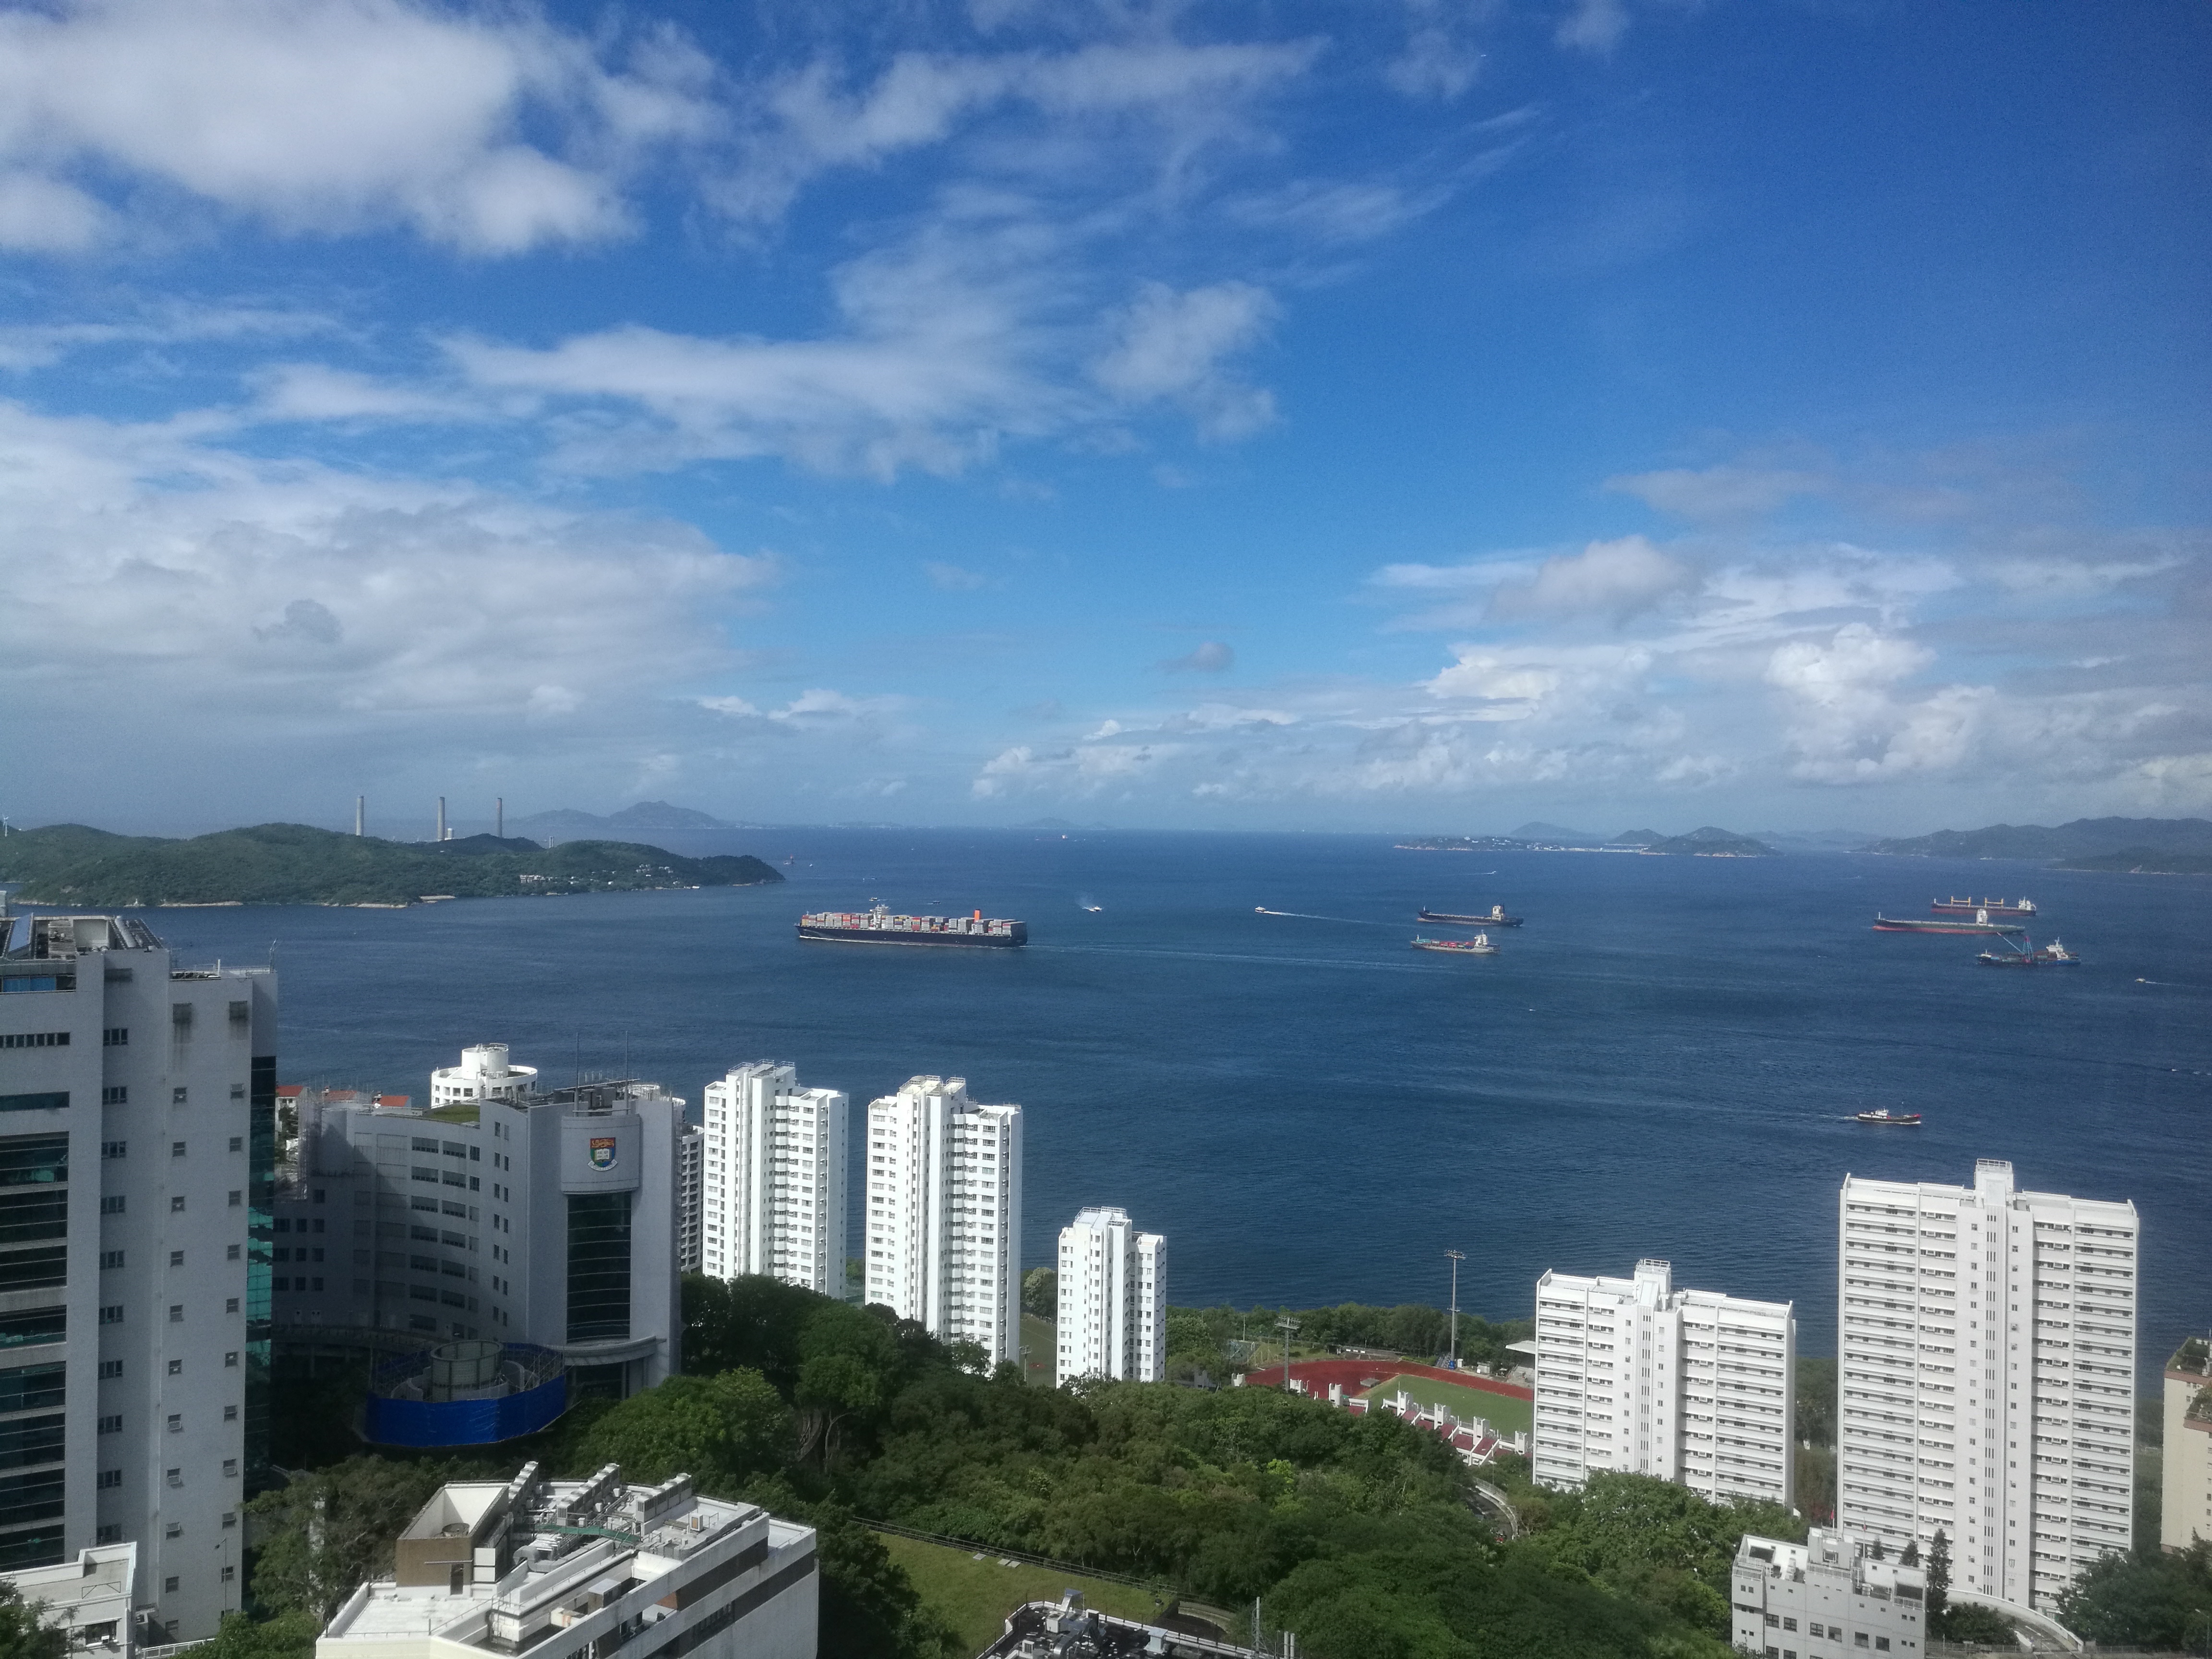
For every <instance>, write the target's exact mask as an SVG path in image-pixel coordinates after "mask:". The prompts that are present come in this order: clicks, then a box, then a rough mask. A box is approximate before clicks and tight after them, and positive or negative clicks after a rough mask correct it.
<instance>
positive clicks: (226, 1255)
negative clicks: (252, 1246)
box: [222, 1244, 238, 1261]
mask: <svg viewBox="0 0 2212 1659" xmlns="http://www.w3.org/2000/svg"><path fill="white" fill-rule="evenodd" d="M222 1255H223V1260H224V1261H237V1260H238V1246H237V1245H235V1244H233V1245H232V1246H230V1248H229V1249H226V1250H225V1251H224V1252H223V1253H222Z"/></svg>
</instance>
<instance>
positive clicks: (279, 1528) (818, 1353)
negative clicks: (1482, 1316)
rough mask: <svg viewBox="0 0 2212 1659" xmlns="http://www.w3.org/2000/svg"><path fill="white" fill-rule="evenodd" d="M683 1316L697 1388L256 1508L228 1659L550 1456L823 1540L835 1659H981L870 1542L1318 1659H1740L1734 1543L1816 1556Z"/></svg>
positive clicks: (1234, 1405) (885, 1316)
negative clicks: (1195, 1622)
mask: <svg viewBox="0 0 2212 1659" xmlns="http://www.w3.org/2000/svg"><path fill="white" fill-rule="evenodd" d="M1260 1311H1261V1314H1265V1313H1266V1312H1267V1310H1260ZM1303 1317H1310V1318H1311V1319H1312V1320H1313V1322H1314V1325H1315V1328H1317V1329H1319V1330H1320V1331H1322V1333H1323V1334H1325V1335H1326V1336H1328V1337H1329V1338H1332V1339H1334V1340H1342V1341H1348V1342H1360V1343H1361V1345H1362V1346H1394V1347H1395V1346H1401V1343H1400V1342H1394V1341H1391V1340H1390V1339H1392V1338H1397V1339H1401V1340H1402V1339H1407V1338H1411V1339H1412V1340H1409V1341H1403V1344H1402V1346H1404V1347H1410V1348H1412V1349H1413V1351H1414V1352H1421V1351H1423V1350H1424V1349H1430V1348H1431V1346H1432V1345H1433V1344H1435V1342H1436V1339H1437V1335H1438V1333H1439V1330H1440V1327H1439V1325H1438V1320H1439V1319H1440V1318H1441V1316H1439V1315H1437V1310H1433V1309H1421V1308H1412V1309H1370V1308H1360V1307H1357V1306H1350V1307H1346V1308H1341V1309H1322V1310H1309V1311H1308V1313H1307V1314H1306V1315H1304V1316H1303ZM1246 1321H1255V1322H1256V1319H1255V1316H1253V1315H1238V1314H1235V1313H1233V1312H1232V1311H1231V1310H1204V1311H1196V1310H1177V1313H1176V1322H1177V1324H1178V1326H1179V1328H1181V1329H1182V1331H1183V1333H1184V1334H1185V1335H1186V1336H1194V1337H1195V1338H1196V1340H1199V1341H1200V1342H1205V1343H1214V1344H1217V1345H1218V1342H1219V1341H1221V1340H1225V1337H1220V1336H1217V1335H1216V1334H1215V1333H1216V1331H1217V1330H1218V1329H1221V1328H1223V1327H1224V1326H1226V1327H1227V1328H1228V1329H1229V1330H1230V1331H1232V1332H1233V1330H1234V1329H1236V1328H1237V1326H1239V1325H1241V1324H1242V1323H1243V1322H1246ZM1269 1322H1272V1321H1271V1317H1270V1320H1269ZM1522 1329H1525V1326H1523V1327H1518V1328H1516V1327H1513V1326H1495V1325H1491V1324H1489V1323H1487V1322H1483V1321H1480V1320H1478V1319H1474V1318H1472V1317H1470V1316H1462V1335H1461V1341H1462V1349H1463V1350H1464V1351H1468V1352H1477V1351H1483V1350H1494V1351H1495V1352H1498V1354H1499V1355H1500V1356H1501V1357H1502V1356H1503V1345H1504V1342H1506V1341H1510V1340H1515V1339H1516V1338H1517V1336H1518V1335H1519V1334H1520V1332H1521V1330H1522ZM1362 1339H1364V1341H1362ZM1478 1345H1480V1346H1478ZM684 1355H685V1359H686V1370H687V1375H684V1376H679V1377H677V1378H674V1379H671V1381H670V1382H668V1383H665V1384H663V1385H662V1386H661V1387H660V1388H659V1389H654V1390H652V1391H650V1392H648V1393H647V1394H643V1395H637V1396H635V1397H634V1398H632V1399H629V1400H627V1401H622V1402H620V1403H619V1404H611V1403H608V1402H604V1401H595V1402H585V1403H582V1404H580V1405H579V1406H578V1407H576V1408H575V1409H574V1410H573V1411H571V1412H570V1413H569V1414H568V1417H567V1418H566V1419H564V1420H563V1421H562V1424H561V1425H559V1426H558V1428H557V1429H556V1430H555V1431H552V1432H550V1433H549V1434H547V1435H545V1436H542V1437H538V1439H536V1440H535V1441H533V1442H532V1443H528V1444H527V1445H522V1446H515V1447H506V1448H501V1449H498V1452H497V1455H480V1456H479V1457H478V1458H477V1459H476V1460H474V1461H473V1462H470V1463H468V1464H462V1463H459V1462H435V1461H430V1460H427V1459H413V1460H410V1459H408V1458H406V1457H404V1456H395V1457H390V1458H385V1457H364V1456H354V1457H350V1458H348V1459H346V1460H344V1461H343V1462H337V1463H335V1464H332V1465H331V1466H330V1467H327V1468H322V1469H319V1470H316V1471H313V1472H312V1473H308V1474H302V1475H301V1476H299V1477H298V1478H297V1479H295V1481H294V1483H293V1484H292V1485H291V1486H288V1487H286V1488H285V1489H283V1491H281V1492H272V1493H269V1494H265V1495H264V1497H262V1498H257V1499H256V1500H255V1501H254V1508H255V1510H256V1512H257V1514H258V1516H262V1517H264V1518H265V1520H266V1521H267V1522H271V1523H273V1524H271V1525H270V1526H269V1527H268V1528H267V1535H268V1536H269V1539H270V1542H269V1543H268V1544H267V1545H266V1546H265V1547H264V1549H263V1551H262V1553H261V1559H260V1560H259V1561H258V1565H257V1570H256V1572H255V1576H254V1583H253V1589H254V1595H255V1601H256V1604H257V1606H258V1607H260V1608H261V1609H263V1610H264V1612H266V1613H273V1614H276V1615H278V1620H276V1621H272V1622H271V1623H269V1624H266V1625H263V1626H250V1627H249V1626H240V1628H238V1629H237V1630H235V1631H230V1630H227V1631H226V1633H225V1638H224V1639H225V1640H226V1641H227V1642H228V1643H231V1644H233V1646H232V1647H230V1648H228V1649H226V1650H224V1651H223V1652H222V1654H220V1655H219V1656H218V1659H298V1649H297V1645H296V1643H297V1636H296V1632H295V1629H294V1626H292V1625H289V1624H284V1623H283V1622H282V1620H283V1619H285V1618H290V1619H292V1620H295V1622H298V1623H301V1624H303V1625H312V1624H313V1623H314V1622H315V1621H317V1620H319V1619H320V1618H321V1617H322V1616H324V1614H325V1613H326V1612H327V1610H328V1609H329V1608H330V1607H333V1606H335V1605H336V1603H337V1601H340V1600H342V1599H343V1596H344V1595H346V1594H347V1593H348V1592H349V1591H350V1589H352V1587H353V1585H354V1584H355V1583H357V1582H358V1581H359V1580H360V1578H361V1577H363V1576H365V1575H367V1574H368V1573H370V1572H373V1571H381V1570H383V1569H384V1568H385V1567H386V1565H388V1563H389V1560H390V1552H391V1547H392V1538H393V1537H394V1536H395V1535H396V1534H397V1533H398V1530H399V1529H400V1528H401V1527H402V1526H403V1525H404V1522H406V1520H407V1519H408V1518H409V1516H411V1515H412V1514H413V1513H414V1511H415V1510H416V1508H417V1507H418V1506H419V1505H420V1504H421V1503H422V1500H423V1498H426V1497H427V1496H428V1493H429V1492H430V1491H432V1490H433V1489H434V1488H435V1486H437V1485H438V1484H439V1483H440V1482H441V1481H442V1480H449V1479H455V1478H477V1479H483V1478H489V1477H500V1478H504V1477H505V1476H507V1475H508V1474H512V1473H513V1466H514V1465H516V1464H518V1463H520V1462H521V1461H522V1459H523V1458H524V1457H526V1456H532V1457H537V1458H538V1459H539V1460H541V1462H543V1463H544V1466H545V1467H546V1468H548V1469H549V1470H550V1471H552V1472H555V1473H559V1474H584V1473H587V1472H589V1471H590V1470H591V1469H592V1468H598V1467H599V1466H600V1465H601V1464H604V1463H606V1462H619V1463H621V1464H622V1465H623V1467H624V1468H625V1469H626V1470H627V1471H628V1472H629V1474H630V1475H631V1476H632V1477H633V1478H635V1479H638V1480H659V1479H663V1478H665V1477H666V1476H667V1475H669V1474H673V1473H676V1472H678V1470H681V1471H683V1472H685V1473H688V1474H690V1475H691V1476H692V1477H693V1479H694V1480H696V1482H697V1483H698V1484H699V1486H700V1487H701V1488H702V1490H704V1491H707V1492H714V1493H717V1494H720V1495H723V1496H728V1497H736V1498H746V1499H749V1500H750V1501H752V1502H755V1503H758V1504H764V1505H766V1506H767V1507H769V1509H771V1510H774V1511H775V1512H776V1513H777V1514H780V1515H784V1516H790V1517H792V1518H793V1519H797V1520H801V1521H804V1522H808V1523H809V1524H811V1525H813V1526H814V1527H816V1528H817V1529H818V1531H819V1534H820V1538H821V1544H820V1548H821V1562H822V1603H821V1606H822V1648H821V1651H822V1653H823V1656H824V1659H964V1653H963V1650H961V1647H960V1644H959V1643H958V1641H957V1638H956V1636H955V1634H954V1632H953V1631H952V1629H951V1626H949V1625H948V1624H947V1623H946V1622H945V1620H944V1619H943V1618H941V1617H940V1616H939V1614H938V1613H936V1612H934V1611H933V1609H932V1608H930V1607H927V1606H926V1605H924V1604H923V1602H922V1601H921V1598H920V1596H919V1595H918V1594H917V1593H916V1591H915V1586H914V1584H913V1583H912V1582H911V1581H910V1580H909V1579H908V1577H907V1575H906V1573H905V1571H903V1570H902V1568H901V1567H900V1566H899V1565H897V1564H896V1562H894V1561H893V1560H892V1559H891V1558H890V1554H889V1553H888V1552H887V1551H886V1550H885V1549H884V1546H883V1544H882V1541H881V1540H880V1538H879V1537H878V1534H875V1533H874V1532H872V1530H871V1529H870V1528H869V1527H868V1526H867V1525H866V1521H869V1520H874V1521H881V1522H895V1523H897V1524H900V1525H902V1526H906V1527H910V1528H915V1529H917V1530H919V1531H922V1532H926V1533H931V1534H944V1535H947V1536H951V1537H954V1538H958V1539H963V1540H968V1541H972V1542H973V1543H975V1545H977V1546H978V1547H983V1548H986V1549H995V1550H1000V1551H1008V1552H1012V1551H1019V1552H1022V1553H1027V1554H1033V1555H1038V1556H1043V1557H1047V1558H1049V1559H1054V1560H1056V1561H1061V1562H1066V1563H1067V1564H1069V1565H1071V1566H1073V1567H1080V1568H1087V1569H1090V1570H1091V1571H1098V1572H1103V1573H1106V1574H1109V1575H1111V1574H1122V1575H1128V1576H1131V1577H1136V1578H1139V1579H1142V1580H1146V1581H1148V1582H1150V1583H1156V1584H1158V1586H1160V1590H1159V1593H1160V1594H1161V1595H1168V1594H1170V1593H1174V1594H1177V1595H1183V1596H1187V1597H1188V1598H1190V1599H1192V1600H1194V1601H1204V1602H1211V1603H1214V1604H1218V1605H1223V1606H1229V1607H1249V1606H1250V1605H1251V1603H1252V1602H1253V1601H1254V1600H1255V1599H1257V1600H1258V1601H1260V1602H1261V1606H1262V1608H1263V1610H1264V1622H1265V1623H1266V1625H1267V1627H1268V1628H1269V1629H1270V1630H1271V1631H1274V1630H1283V1629H1290V1630H1295V1631H1296V1632H1297V1633H1298V1638H1299V1651H1300V1652H1301V1654H1304V1655H1306V1656H1308V1659H1378V1656H1380V1659H1391V1656H1399V1659H1430V1656H1436V1659H1509V1656H1510V1659H1524V1656H1525V1659H1550V1656H1557V1659H1585V1656H1587V1659H1659V1656H1666V1659H1721V1656H1722V1655H1723V1654H1724V1653H1725V1651H1726V1649H1725V1645H1724V1644H1725V1642H1726V1639H1727V1607H1726V1602H1725V1591H1726V1575H1727V1571H1728V1568H1729V1562H1730V1560H1731V1559H1733V1557H1734V1553H1735V1547H1736V1541H1737V1539H1738V1538H1739V1537H1740V1536H1741V1534H1742V1533H1743V1532H1744V1531H1745V1530H1746V1529H1747V1528H1752V1529H1756V1530H1759V1531H1761V1532H1765V1533H1770V1534H1776V1535H1778V1536H1784V1537H1801V1536H1802V1525H1800V1524H1799V1523H1796V1522H1793V1521H1792V1519H1791V1518H1790V1516H1787V1515H1784V1514H1782V1513H1780V1512H1778V1511H1771V1510H1762V1509H1755V1508H1746V1509H1723V1508H1716V1507H1715V1506H1713V1505H1711V1504H1707V1503H1705V1502H1704V1501H1703V1500H1702V1499H1700V1498H1697V1497H1695V1496H1693V1495H1692V1494H1691V1493H1689V1492H1686V1491H1684V1490H1682V1489H1681V1488H1679V1487H1676V1486H1670V1485H1668V1484H1665V1483H1663V1482H1660V1481H1656V1480H1646V1479H1644V1478H1642V1477H1639V1476H1630V1475H1613V1476H1607V1477H1603V1478H1601V1480H1596V1481H1594V1482H1593V1483H1592V1484H1591V1486H1590V1488H1589V1490H1588V1491H1587V1492H1581V1493H1576V1494H1560V1493H1550V1492H1538V1491H1536V1490H1534V1488H1532V1487H1530V1486H1528V1479H1527V1468H1526V1465H1525V1464H1523V1463H1517V1462H1512V1461H1510V1460H1509V1461H1508V1462H1506V1463H1505V1464H1504V1465H1503V1466H1493V1467H1492V1468H1490V1469H1488V1470H1486V1471H1485V1474H1486V1477H1487V1478H1490V1479H1492V1480H1495V1481H1497V1482H1498V1484H1500V1485H1502V1486H1505V1487H1506V1488H1507V1489H1508V1490H1509V1492H1511V1493H1512V1494H1513V1495H1514V1496H1515V1498H1516V1501H1517V1504H1518V1506H1519V1508H1520V1510H1521V1515H1522V1526H1523V1529H1524V1534H1525V1535H1524V1536H1522V1538H1520V1539H1518V1540H1516V1541H1500V1540H1499V1539H1498V1537H1497V1535H1496V1534H1495V1531H1494V1529H1493V1527H1492V1523H1491V1522H1489V1521H1488V1520H1487V1519H1486V1518H1485V1517H1484V1516H1482V1515H1480V1513H1479V1512H1478V1511H1477V1510H1475V1509H1474V1507H1473V1506H1472V1504H1471V1502H1470V1498H1471V1496H1472V1489H1471V1486H1470V1485H1469V1481H1468V1473H1467V1471H1466V1470H1465V1469H1464V1468H1462V1465H1461V1463H1460V1462H1459V1460H1458V1458H1457V1457H1456V1455H1455V1454H1454V1453H1453V1452H1452V1451H1451V1450H1450V1449H1449V1447H1448V1446H1446V1445H1445V1444H1444V1443H1443V1442H1442V1441H1440V1440H1438V1439H1437V1437H1434V1436H1433V1435H1431V1434H1429V1433H1426V1432H1425V1431H1421V1430H1419V1429H1415V1428H1413V1427H1412V1426H1411V1425H1407V1424H1406V1423H1403V1422H1401V1421H1400V1420H1399V1419H1397V1418H1395V1417H1394V1416H1391V1415H1389V1414H1388V1413H1378V1414H1376V1415H1375V1416H1373V1417H1354V1416H1352V1415H1351V1414H1350V1413H1345V1412H1342V1411H1338V1410H1334V1409H1332V1408H1331V1407H1328V1406H1327V1405H1325V1404H1323V1403H1322V1402H1319V1401H1313V1400H1309V1399H1305V1398H1303V1397H1300V1396H1297V1395H1287V1394H1284V1393H1282V1392H1280V1391H1279V1390H1276V1389H1233V1388H1232V1389H1186V1388H1176V1387H1162V1386H1159V1385H1150V1384H1138V1383H1086V1384H1083V1385H1079V1386H1078V1387H1075V1388H1070V1389H1048V1388H1036V1387H1030V1386H1028V1385H1026V1384H1024V1383H1023V1382H1022V1380H1021V1378H1020V1376H1019V1373H1018V1370H1016V1368H1014V1367H1013V1366H1011V1365H1002V1366H1000V1367H999V1368H998V1369H997V1370H995V1371H987V1370H986V1368H985V1367H984V1366H983V1365H982V1364H981V1355H980V1353H979V1352H977V1351H975V1349H973V1348H972V1347H963V1346H956V1345H948V1344H944V1343H940V1342H938V1341H936V1340H933V1339H932V1338H930V1337H929V1336H928V1335H927V1334H926V1333H925V1332H923V1331H922V1330H921V1328H919V1327H917V1326H915V1325H914V1324H913V1323H911V1322H905V1321H901V1320H897V1319H896V1318H894V1317H892V1316H891V1315H890V1313H889V1311H888V1310H884V1309H881V1308H868V1309H860V1308H855V1307H853V1306H851V1305H849V1304H844V1303H839V1302H835V1301H831V1300H829V1299H828V1298H826V1297H818V1296H815V1295H812V1294H811V1293H810V1292H807V1291H801V1290H798V1289H796V1288H794V1287H793V1286H790V1285H783V1284H780V1283H778V1282H776V1281H775V1280H772V1279H738V1280H736V1281H733V1282H730V1283H724V1282H720V1281H717V1280H711V1279H703V1278H696V1277H694V1278H690V1279H686V1280H685V1281H684Z"/></svg>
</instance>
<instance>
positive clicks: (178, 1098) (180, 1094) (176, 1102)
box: [169, 1088, 186, 1106]
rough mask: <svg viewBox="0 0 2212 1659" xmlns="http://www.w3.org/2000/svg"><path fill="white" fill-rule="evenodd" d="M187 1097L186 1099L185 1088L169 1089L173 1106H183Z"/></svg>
mask: <svg viewBox="0 0 2212 1659" xmlns="http://www.w3.org/2000/svg"><path fill="white" fill-rule="evenodd" d="M185 1099H186V1093H185V1090H183V1089H182V1088H176V1089H172V1090H170V1091H169V1104H170V1105H172V1106H181V1105H183V1104H184V1103H185Z"/></svg>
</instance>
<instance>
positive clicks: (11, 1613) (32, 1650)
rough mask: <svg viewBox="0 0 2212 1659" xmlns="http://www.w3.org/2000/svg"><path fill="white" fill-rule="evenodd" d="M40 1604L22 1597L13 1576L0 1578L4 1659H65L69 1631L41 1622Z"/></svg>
mask: <svg viewBox="0 0 2212 1659" xmlns="http://www.w3.org/2000/svg"><path fill="white" fill-rule="evenodd" d="M39 1607H40V1604H39V1603H37V1602H33V1601H24V1600H23V1598H22V1596H21V1594H20V1593H19V1592H18V1591H17V1590H16V1589H15V1583H14V1581H13V1580H11V1579H4V1578H0V1656H4V1659H69V1633H68V1632H66V1631H64V1629H63V1628H62V1627H61V1626H58V1625H48V1624H46V1623H44V1622H43V1621H42V1620H40V1616H39Z"/></svg>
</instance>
